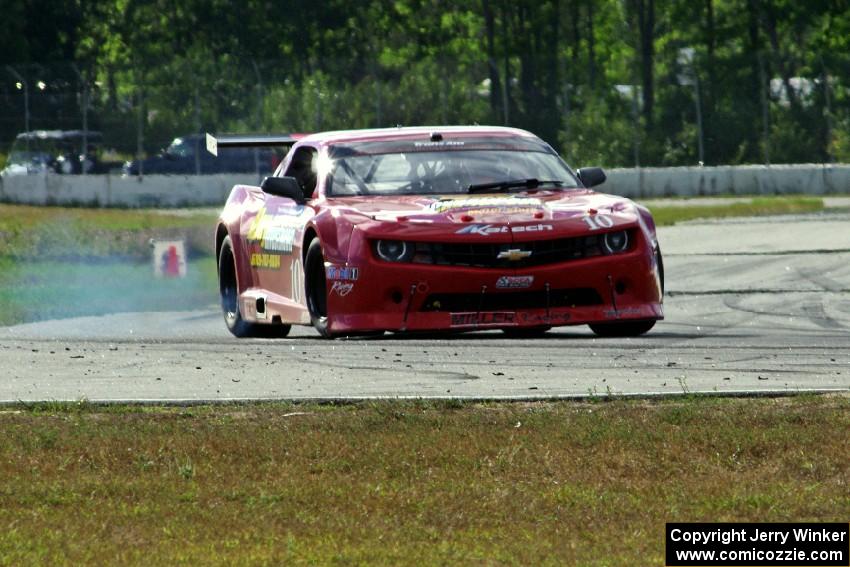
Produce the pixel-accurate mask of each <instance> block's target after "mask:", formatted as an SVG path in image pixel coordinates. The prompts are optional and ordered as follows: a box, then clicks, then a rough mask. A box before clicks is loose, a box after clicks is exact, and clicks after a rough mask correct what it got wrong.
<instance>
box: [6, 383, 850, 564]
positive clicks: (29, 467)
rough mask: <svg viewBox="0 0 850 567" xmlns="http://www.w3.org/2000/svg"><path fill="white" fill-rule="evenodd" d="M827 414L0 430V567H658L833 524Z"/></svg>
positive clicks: (175, 423) (28, 421)
mask: <svg viewBox="0 0 850 567" xmlns="http://www.w3.org/2000/svg"><path fill="white" fill-rule="evenodd" d="M848 410H850V400H848V399H847V398H843V397H797V398H790V399H789V398H786V399H754V400H740V399H707V398H690V399H681V400H676V401H659V402H646V401H615V402H606V403H576V402H557V403H555V402H552V403H500V404H460V403H452V404H446V403H442V402H430V403H426V402H420V403H417V402H373V403H363V404H356V405H348V406H341V407H333V406H315V405H289V404H271V405H269V404H266V405H257V406H215V407H193V408H191V409H185V408H183V409H181V408H146V407H126V406H117V407H116V406H110V407H106V408H99V407H92V406H88V405H86V404H84V403H83V404H38V405H34V406H21V407H19V408H17V409H15V410H11V411H10V410H9V409H7V410H6V411H3V412H0V430H1V431H2V435H0V475H2V478H3V479H4V481H3V483H2V484H0V565H21V564H27V565H33V564H85V563H90V564H94V563H97V564H169V565H171V564H192V565H197V564H202V565H234V564H239V565H247V564H280V565H283V564H286V565H292V564H303V565H325V564H364V565H365V564H368V565H401V564H420V565H436V564H469V563H475V564H517V565H564V564H582V565H663V563H664V560H663V547H664V544H663V533H664V523H665V522H667V521H758V522H781V521H791V520H795V521H827V520H829V521H846V520H847V518H848V517H850V493H848V491H847V485H848V480H850V476H849V475H850V457H848V455H850V438H848V436H847V435H846V434H845V432H846V431H848V429H850V411H848Z"/></svg>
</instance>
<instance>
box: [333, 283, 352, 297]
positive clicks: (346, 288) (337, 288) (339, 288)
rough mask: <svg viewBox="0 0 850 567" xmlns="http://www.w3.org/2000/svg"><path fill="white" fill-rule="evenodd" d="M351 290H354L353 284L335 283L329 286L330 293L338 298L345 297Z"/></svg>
mask: <svg viewBox="0 0 850 567" xmlns="http://www.w3.org/2000/svg"><path fill="white" fill-rule="evenodd" d="M353 289H354V284H353V283H346V282H340V281H336V282H334V284H333V285H332V286H331V293H335V294H337V295H338V296H340V297H345V296H346V295H348V294H349V293H351V291H352V290H353Z"/></svg>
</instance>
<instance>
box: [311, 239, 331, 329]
mask: <svg viewBox="0 0 850 567" xmlns="http://www.w3.org/2000/svg"><path fill="white" fill-rule="evenodd" d="M304 286H305V287H306V290H305V291H306V293H305V295H306V297H307V310H308V311H309V312H310V322H311V323H312V324H313V327H315V329H316V330H317V331H318V332H319V334H320V335H322V336H323V337H324V338H326V339H331V338H333V334H332V333H331V332H330V330H328V285H327V280H326V279H325V257H324V255H323V254H322V243H321V242H319V239H318V238H314V239H313V241H312V242H310V246H308V247H307V256H306V257H305V259H304Z"/></svg>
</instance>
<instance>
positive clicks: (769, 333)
mask: <svg viewBox="0 0 850 567" xmlns="http://www.w3.org/2000/svg"><path fill="white" fill-rule="evenodd" d="M659 238H660V242H661V246H662V250H663V251H664V256H665V267H666V272H667V291H668V296H667V299H666V303H665V310H666V317H667V318H666V320H665V321H663V322H661V323H659V324H658V325H656V327H655V329H654V330H653V331H651V332H650V333H649V334H648V335H646V336H645V337H642V338H639V339H598V338H595V336H594V335H593V334H592V333H591V332H590V331H589V329H587V328H586V327H575V328H571V327H565V328H561V329H555V330H553V331H550V332H549V333H548V334H547V335H546V336H545V337H544V338H541V339H533V340H524V339H507V338H505V337H504V336H503V335H502V334H501V333H500V332H497V331H491V332H481V333H468V334H463V335H455V336H450V337H446V336H396V335H390V334H387V335H384V336H383V337H379V338H371V339H342V340H335V341H324V340H320V339H318V337H317V335H316V334H315V333H314V332H313V331H312V329H308V328H302V327H294V328H293V333H292V335H291V336H290V338H287V339H278V340H237V339H235V338H232V337H231V336H230V335H229V334H227V332H226V330H225V328H224V325H223V323H222V321H221V318H220V315H219V313H218V312H217V311H216V310H215V309H214V307H213V306H211V307H210V309H209V310H208V311H205V312H191V313H187V312H174V313H125V314H115V315H109V316H105V317H88V318H78V319H70V320H60V321H47V322H41V323H33V324H27V325H19V326H15V327H7V328H0V368H2V370H0V372H2V376H3V378H2V380H0V402H16V401H37V400H66V401H76V400H80V399H88V400H90V401H109V400H125V401H151V402H157V401H177V402H183V403H189V402H195V401H199V402H200V401H207V400H258V399H322V400H326V399H357V398H370V397H458V398H505V399H510V398H556V397H580V396H588V395H593V396H605V395H608V394H625V395H652V394H663V393H669V394H673V393H682V392H691V393H695V392H716V393H751V392H756V393H777V392H799V391H845V392H846V391H848V390H850V214H848V213H830V214H819V215H809V216H799V217H781V218H780V217H765V218H753V219H739V220H730V221H716V222H695V223H687V224H681V225H677V226H675V227H671V228H663V229H661V230H660V231H659Z"/></svg>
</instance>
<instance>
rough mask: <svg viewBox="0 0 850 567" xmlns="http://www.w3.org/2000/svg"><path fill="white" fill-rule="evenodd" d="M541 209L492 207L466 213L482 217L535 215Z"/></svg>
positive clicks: (470, 210)
mask: <svg viewBox="0 0 850 567" xmlns="http://www.w3.org/2000/svg"><path fill="white" fill-rule="evenodd" d="M540 211H541V208H540V207H490V208H483V209H469V210H468V211H464V212H465V213H466V214H468V215H472V216H476V215H479V216H482V215H522V214H527V215H533V214H534V213H537V212H540Z"/></svg>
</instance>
